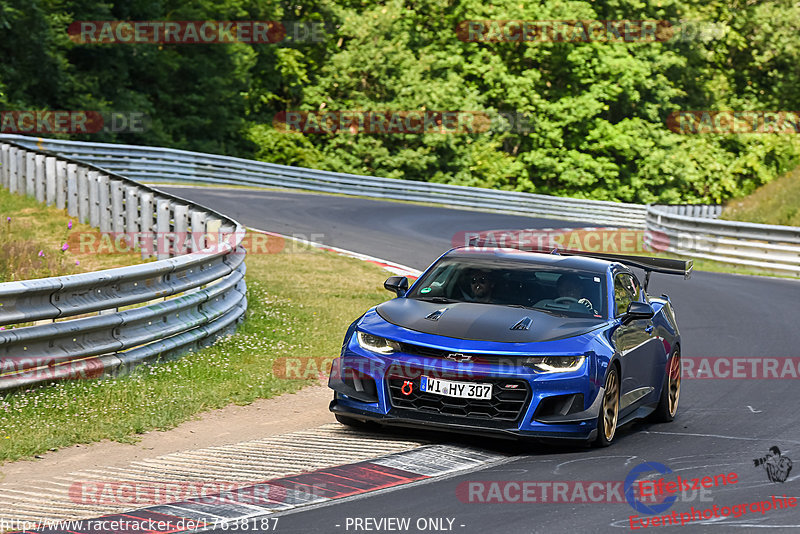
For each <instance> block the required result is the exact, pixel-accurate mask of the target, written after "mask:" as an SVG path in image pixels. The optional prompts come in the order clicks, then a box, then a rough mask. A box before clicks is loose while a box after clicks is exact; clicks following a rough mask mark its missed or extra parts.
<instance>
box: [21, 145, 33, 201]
mask: <svg viewBox="0 0 800 534" xmlns="http://www.w3.org/2000/svg"><path fill="white" fill-rule="evenodd" d="M23 179H24V180H25V188H24V191H25V194H26V195H28V196H29V197H36V152H26V153H25V176H23Z"/></svg>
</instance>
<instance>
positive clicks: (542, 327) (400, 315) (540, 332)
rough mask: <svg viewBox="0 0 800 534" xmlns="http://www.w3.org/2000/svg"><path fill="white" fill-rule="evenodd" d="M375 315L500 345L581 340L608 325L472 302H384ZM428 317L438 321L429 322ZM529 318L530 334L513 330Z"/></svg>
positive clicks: (411, 326)
mask: <svg viewBox="0 0 800 534" xmlns="http://www.w3.org/2000/svg"><path fill="white" fill-rule="evenodd" d="M441 310H444V311H441ZM376 311H377V312H378V315H380V316H381V317H382V318H383V319H384V320H385V321H388V322H390V323H392V324H394V325H397V326H402V327H404V328H408V329H410V330H416V331H417V332H423V333H426V334H435V335H439V336H446V337H454V338H458V339H469V340H473V341H494V342H499V343H533V342H540V341H553V340H556V339H562V338H566V337H573V336H579V335H581V334H585V333H586V332H590V331H592V330H595V329H597V328H599V327H601V326H602V325H603V324H605V322H604V321H603V320H601V319H591V318H585V319H584V318H573V317H560V316H555V315H551V314H548V313H544V312H540V311H536V310H531V309H526V308H512V307H508V306H497V305H491V304H478V303H471V302H453V303H450V304H440V303H436V302H426V301H422V300H416V299H408V298H397V299H392V300H390V301H387V302H384V303H383V304H381V305H379V306H378V307H377V308H376ZM437 311H441V313H437ZM429 316H432V317H438V318H437V319H436V320H431V319H427V318H426V317H429ZM526 317H528V318H530V319H531V321H530V327H529V328H528V329H527V330H525V329H517V330H512V327H514V326H515V325H518V324H519V323H520V321H524V320H525V318H526Z"/></svg>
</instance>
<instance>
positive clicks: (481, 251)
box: [445, 247, 623, 274]
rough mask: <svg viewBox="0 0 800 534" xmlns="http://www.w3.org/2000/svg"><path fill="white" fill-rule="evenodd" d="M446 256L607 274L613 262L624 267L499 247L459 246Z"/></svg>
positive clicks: (579, 257)
mask: <svg viewBox="0 0 800 534" xmlns="http://www.w3.org/2000/svg"><path fill="white" fill-rule="evenodd" d="M445 257H447V258H458V259H460V258H464V259H468V258H469V259H475V258H487V259H489V258H498V259H502V260H508V261H519V262H525V263H535V264H538V265H547V266H548V267H557V268H561V269H572V270H576V271H577V270H580V271H590V272H594V273H602V274H605V273H606V272H607V271H608V267H609V266H610V265H612V264H614V265H615V266H619V267H623V266H622V265H621V264H619V263H617V262H609V261H607V260H601V259H597V258H589V257H586V256H561V255H559V254H548V253H544V252H532V251H529V250H519V249H516V248H499V247H498V248H494V247H491V248H490V247H457V248H454V249H451V250H449V251H448V252H447V253H446V254H445Z"/></svg>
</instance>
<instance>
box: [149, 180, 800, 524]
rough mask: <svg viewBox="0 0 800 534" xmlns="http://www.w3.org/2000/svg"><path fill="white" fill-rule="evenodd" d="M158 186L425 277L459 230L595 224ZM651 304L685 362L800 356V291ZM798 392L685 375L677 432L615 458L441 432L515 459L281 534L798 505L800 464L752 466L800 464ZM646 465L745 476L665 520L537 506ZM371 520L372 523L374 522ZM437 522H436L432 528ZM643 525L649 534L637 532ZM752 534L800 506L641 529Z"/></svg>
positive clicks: (624, 447) (733, 290) (699, 290)
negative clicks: (768, 462) (772, 469)
mask: <svg viewBox="0 0 800 534" xmlns="http://www.w3.org/2000/svg"><path fill="white" fill-rule="evenodd" d="M162 189H164V190H166V191H169V192H170V193H173V194H176V195H177V196H181V197H184V198H188V199H191V200H193V201H196V202H199V203H201V204H204V205H207V206H209V207H212V208H214V209H216V210H218V211H221V212H223V213H226V214H227V215H230V216H232V217H233V218H235V219H237V220H238V221H240V222H241V223H242V224H245V225H247V226H251V227H255V228H259V229H263V230H268V231H274V232H279V233H282V234H294V235H298V234H299V235H300V236H302V237H305V238H307V239H313V240H315V241H321V242H324V243H325V244H327V245H332V246H337V247H341V248H345V249H349V250H353V251H357V252H361V253H365V254H370V255H373V256H377V257H380V258H384V259H387V260H391V261H395V262H398V263H402V264H405V265H408V266H410V267H415V268H418V269H423V268H425V267H426V266H427V265H428V264H429V263H430V262H431V261H433V260H434V259H435V258H436V257H437V256H438V255H439V254H441V253H442V252H444V251H445V250H447V249H448V248H450V247H451V240H452V238H453V236H454V235H455V234H457V233H458V232H464V231H478V230H489V229H510V228H551V227H552V228H560V227H580V226H592V224H591V222H587V223H584V224H581V223H573V222H565V221H553V220H542V219H531V218H526V217H517V216H507V215H501V214H492V213H482V212H476V211H462V210H457V209H448V208H440V207H428V206H421V205H411V204H403V203H396V202H382V201H376V200H366V199H359V198H348V197H340V196H326V195H315V194H306V193H288V192H275V191H263V192H262V191H251V190H234V189H206V188H171V187H162ZM312 234H315V236H314V237H312ZM320 234H321V236H320ZM650 293H653V294H656V295H658V294H661V293H668V294H669V295H670V297H671V298H672V301H673V303H674V305H675V309H676V313H677V316H678V322H679V325H680V329H681V334H682V345H683V346H682V349H683V350H682V354H683V356H684V358H701V357H722V356H724V357H742V358H764V357H794V356H797V351H796V350H795V349H794V347H797V346H800V328H798V324H800V320H799V319H798V311H799V310H800V283H798V282H796V281H791V280H780V279H769V278H761V277H750V276H737V275H727V274H711V273H695V274H694V275H693V277H692V279H691V280H688V281H684V280H682V279H680V278H678V277H671V276H663V275H661V276H659V275H657V274H654V275H653V278H652V280H651V283H650ZM387 298H388V294H387ZM795 363H796V362H795ZM748 365H749V364H748ZM798 384H800V382H798V381H797V380H796V379H795V380H792V379H752V378H743V379H729V380H726V379H711V380H706V379H688V378H685V375H684V380H683V384H682V386H683V387H682V393H681V400H680V409H679V414H678V417H677V418H676V420H675V421H674V422H673V423H670V424H662V425H650V424H643V423H636V424H633V425H629V426H628V427H626V428H624V429H622V430H620V432H619V433H618V436H617V439H616V441H615V443H614V445H613V446H611V447H609V448H606V449H564V448H561V449H558V448H548V447H543V446H525V447H522V446H520V445H518V444H512V443H510V442H509V443H507V442H504V441H500V440H489V439H482V440H480V441H476V440H475V439H471V438H468V437H465V438H460V437H455V436H450V435H443V436H442V437H441V439H442V440H443V441H451V442H456V443H465V444H472V445H474V444H476V443H478V444H480V445H481V446H483V447H486V448H487V449H489V450H495V451H504V452H512V453H514V454H517V456H516V457H515V458H514V459H513V460H512V461H510V462H508V463H505V464H503V465H501V466H500V467H495V468H492V469H487V470H483V471H476V472H472V473H469V474H466V475H463V474H462V475H459V476H456V477H453V478H445V479H437V480H435V481H432V482H429V483H422V484H415V485H410V486H402V487H399V488H398V489H392V490H387V491H384V492H377V493H370V494H366V495H361V496H359V497H357V498H353V499H349V500H348V499H345V500H342V501H337V502H336V503H335V504H328V505H326V506H319V507H308V508H302V509H298V510H295V511H292V512H288V513H285V514H284V515H280V514H278V515H279V524H278V526H277V528H276V531H277V532H284V533H288V532H298V533H301V532H302V533H312V532H320V533H330V532H391V531H395V532H397V531H405V532H447V531H453V532H465V533H489V532H514V533H525V532H581V531H582V532H599V531H616V532H621V531H624V530H630V529H631V523H630V519H629V517H630V516H632V515H633V516H639V517H640V518H649V517H659V516H663V515H667V514H671V513H672V512H673V511H675V512H677V514H678V516H679V517H680V514H681V513H684V512H689V511H690V510H691V508H692V507H694V508H695V509H707V508H713V507H714V506H718V507H719V508H722V507H732V506H734V505H742V504H747V505H749V504H750V503H753V502H757V501H770V502H771V503H772V502H773V501H772V496H773V495H776V496H779V497H780V496H783V495H786V496H787V497H795V498H800V480H798V479H800V466H796V467H795V468H794V469H793V470H792V471H791V472H790V473H789V475H788V478H787V479H786V480H785V482H782V483H781V482H770V480H769V479H768V478H767V472H766V471H765V470H764V468H763V467H756V466H755V465H754V462H753V460H754V459H756V458H760V457H763V456H764V455H765V454H766V453H767V451H768V449H769V448H770V447H772V446H778V447H779V448H780V451H781V453H782V454H783V455H784V456H786V457H788V458H790V459H793V460H794V461H795V462H800V388H798ZM642 462H659V463H661V464H664V465H665V466H667V467H668V468H670V469H671V470H672V471H673V472H674V473H676V474H677V475H680V476H681V477H684V478H702V477H705V476H711V477H713V476H715V475H719V474H723V473H729V472H735V473H736V474H737V476H738V479H737V482H736V483H732V484H730V485H727V486H724V487H718V488H713V489H711V490H705V491H698V490H689V491H686V492H684V494H682V495H679V496H678V500H677V502H675V503H674V504H673V505H672V507H671V508H669V509H667V510H666V511H664V512H662V513H660V514H658V515H656V516H650V515H646V514H642V513H640V512H637V511H635V510H634V509H633V508H632V507H631V505H629V504H628V503H627V502H625V499H624V495H623V496H622V499H621V502H605V501H606V500H608V499H606V498H602V500H601V499H598V500H601V502H586V501H591V500H592V499H593V498H595V497H597V494H593V495H592V496H586V497H585V498H581V496H580V495H577V494H568V495H571V497H570V498H568V499H566V500H568V501H572V502H546V503H543V502H540V501H541V496H542V491H544V488H551V489H552V488H553V487H554V486H552V485H550V484H549V483H551V482H557V483H563V482H570V481H584V482H586V483H588V482H592V481H600V482H603V483H604V484H605V483H611V482H615V481H616V482H619V481H623V480H625V478H626V476H627V475H628V473H629V471H631V469H633V468H634V467H636V466H637V465H639V464H641V463H642ZM475 481H484V482H485V481H501V482H502V481H517V482H523V481H527V482H531V481H534V482H539V483H541V484H540V485H539V486H535V487H536V488H538V489H536V492H535V493H532V494H531V495H534V497H537V498H538V499H537V501H536V502H533V501H532V500H531V499H532V498H531V497H528V498H527V501H528V502H503V503H497V502H490V503H482V502H470V499H469V495H468V493H467V492H466V491H464V488H467V487H469V484H468V483H469V482H475ZM473 487H477V486H473ZM480 487H483V488H490V487H495V488H506V490H507V491H508V496H506V497H504V498H503V499H513V498H514V497H515V496H516V497H518V498H519V499H520V500H521V499H522V497H521V496H520V494H519V492H516V493H515V492H514V491H512V490H513V489H514V488H515V487H516V486H513V485H507V484H505V483H503V484H501V485H495V486H491V485H489V484H485V485H483V486H480ZM606 487H608V486H606ZM509 488H511V489H509ZM570 488H572V486H570ZM487 491H488V490H487ZM501 491H502V490H501ZM570 491H572V489H570ZM476 495H480V494H476ZM483 495H490V493H485V494H483ZM576 495H577V496H576ZM609 495H610V496H611V497H612V499H611V500H616V501H620V499H619V498H616V499H615V498H613V497H614V495H613V492H611V494H609ZM551 496H552V495H551ZM478 498H479V497H475V498H474V499H473V501H474V500H475V499H478ZM549 500H551V501H552V498H551V499H549ZM562 500H565V499H562ZM576 501H577V502H576ZM772 506H776V505H775V504H773V505H772ZM760 508H762V509H763V508H766V507H765V506H761V507H760ZM739 510H740V511H741V508H739ZM366 518H369V519H370V521H365V519H366ZM384 518H408V519H409V520H410V523H409V527H408V528H406V529H405V530H402V529H397V528H393V527H397V526H398V524H397V523H393V522H392V523H387V522H384V523H376V522H374V521H372V520H373V519H374V520H375V521H380V520H381V519H384ZM437 518H438V519H439V521H434V520H432V519H437ZM358 519H360V520H361V521H357V520H358ZM634 526H637V527H641V525H640V524H638V523H637V524H635V525H634ZM378 527H381V528H378ZM756 528H764V529H767V530H766V531H767V532H782V531H786V532H789V531H796V530H797V529H800V502H799V503H798V506H795V507H784V508H782V509H769V510H767V511H763V512H762V511H759V510H758V509H757V508H754V507H749V508H748V509H747V512H746V513H744V514H742V515H740V517H738V518H735V517H733V516H730V517H727V518H724V519H723V518H716V519H710V520H705V521H703V522H702V523H697V522H691V521H689V522H688V524H686V525H683V526H680V525H679V526H666V527H665V526H657V525H653V526H650V528H646V529H644V530H646V531H647V532H651V531H659V530H666V529H670V530H674V529H679V531H681V532H700V531H704V532H737V531H739V532H745V531H751V530H755V529H756ZM220 532H222V531H220Z"/></svg>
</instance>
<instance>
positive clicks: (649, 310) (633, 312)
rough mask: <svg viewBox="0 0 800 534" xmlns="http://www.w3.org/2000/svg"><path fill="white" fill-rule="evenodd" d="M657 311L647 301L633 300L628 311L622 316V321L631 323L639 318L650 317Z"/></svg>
mask: <svg viewBox="0 0 800 534" xmlns="http://www.w3.org/2000/svg"><path fill="white" fill-rule="evenodd" d="M655 314H656V312H655V311H654V310H653V307H652V306H650V305H649V304H648V303H646V302H631V303H630V305H629V306H628V311H627V312H625V315H623V316H622V323H623V324H625V323H629V322H631V321H637V320H639V319H650V318H652V317H653V316H654V315H655Z"/></svg>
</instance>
